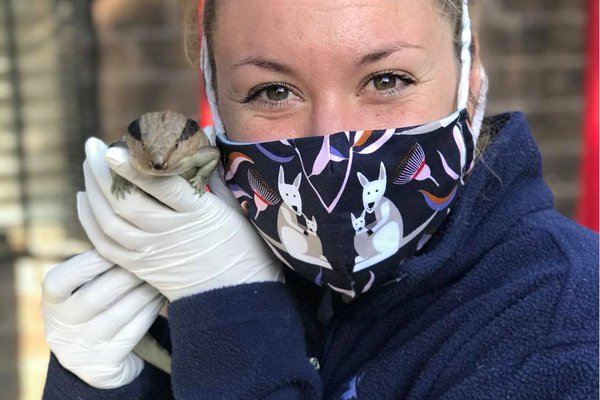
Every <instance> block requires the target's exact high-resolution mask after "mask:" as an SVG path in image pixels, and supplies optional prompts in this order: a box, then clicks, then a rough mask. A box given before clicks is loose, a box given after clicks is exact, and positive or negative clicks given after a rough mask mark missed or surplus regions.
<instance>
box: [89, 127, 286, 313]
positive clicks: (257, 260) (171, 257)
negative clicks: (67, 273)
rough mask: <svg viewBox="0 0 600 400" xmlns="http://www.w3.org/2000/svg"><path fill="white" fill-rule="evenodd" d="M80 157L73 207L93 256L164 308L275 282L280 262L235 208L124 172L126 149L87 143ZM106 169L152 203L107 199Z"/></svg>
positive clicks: (179, 181)
mask: <svg viewBox="0 0 600 400" xmlns="http://www.w3.org/2000/svg"><path fill="white" fill-rule="evenodd" d="M86 155H87V159H86V161H85V163H84V174H85V185H86V193H85V194H84V193H80V194H79V196H78V198H77V204H78V211H79V220H80V221H81V224H82V225H83V227H84V229H85V231H86V233H87V235H88V237H89V239H90V240H91V242H92V243H93V244H94V246H95V247H96V249H97V251H98V252H99V253H100V254H102V255H103V256H104V257H106V258H107V259H109V260H111V261H113V262H114V263H116V264H118V265H120V266H122V267H124V268H126V269H127V270H129V271H131V272H132V273H134V274H136V275H137V276H139V277H140V278H141V279H143V280H145V281H147V282H148V283H150V284H151V285H152V286H154V287H156V288H157V289H158V290H160V292H161V293H163V294H164V295H165V296H166V297H167V298H168V299H169V300H171V301H174V300H177V299H179V298H181V297H184V296H190V295H193V294H197V293H200V292H204V291H208V290H211V289H217V288H221V287H224V286H231V285H237V284H242V283H250V282H261V281H282V280H283V273H282V271H281V265H280V262H279V261H277V259H276V258H275V256H274V255H273V254H272V253H271V252H270V251H269V250H268V249H267V247H266V245H265V244H264V242H263V241H262V239H260V238H259V236H258V233H257V232H256V231H255V230H254V229H253V227H252V225H251V224H250V222H249V221H248V220H247V219H246V217H245V216H244V215H243V214H242V213H241V212H240V210H239V206H237V203H235V207H234V206H233V205H231V203H230V202H226V201H224V200H221V199H220V198H219V197H217V196H215V195H214V194H213V193H209V192H207V193H204V194H203V195H202V196H198V194H196V193H195V192H194V189H193V188H192V187H191V186H190V184H189V183H188V182H187V181H186V180H185V179H183V178H181V177H179V176H161V177H156V176H147V175H142V174H139V173H137V172H136V171H135V170H134V169H133V168H132V167H131V166H130V165H129V163H128V158H129V153H128V151H127V150H126V149H123V148H116V147H115V148H111V149H107V146H106V145H105V144H104V143H103V142H101V141H100V140H98V139H94V138H92V139H89V140H88V141H87V143H86ZM107 161H108V163H109V164H110V167H111V168H112V169H113V170H114V171H115V172H116V173H118V174H119V175H122V176H123V177H124V178H125V179H127V180H129V181H130V182H132V183H134V184H135V185H137V186H138V187H139V188H141V189H142V190H143V191H144V192H146V193H148V194H150V195H151V196H152V197H150V196H148V195H147V194H145V193H142V192H141V191H139V190H134V191H132V192H131V193H130V194H128V195H126V196H125V199H123V198H120V199H117V197H116V196H114V195H113V194H112V193H111V184H112V178H111V175H110V170H109V167H108V164H107ZM213 175H215V174H213ZM211 178H212V177H211ZM212 182H214V179H213V180H212ZM215 187H218V186H217V184H215Z"/></svg>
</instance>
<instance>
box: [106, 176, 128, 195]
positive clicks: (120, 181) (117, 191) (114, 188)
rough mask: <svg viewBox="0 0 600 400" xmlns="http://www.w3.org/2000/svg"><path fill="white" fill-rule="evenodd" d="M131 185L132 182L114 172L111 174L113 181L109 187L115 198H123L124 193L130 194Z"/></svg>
mask: <svg viewBox="0 0 600 400" xmlns="http://www.w3.org/2000/svg"><path fill="white" fill-rule="evenodd" d="M132 186H133V184H132V183H131V182H129V181H128V180H126V179H125V178H123V177H122V176H120V175H116V174H115V175H113V182H112V185H111V187H110V192H111V193H112V194H113V195H115V197H116V198H117V200H118V199H119V198H122V199H125V193H127V194H130V193H131V187H132Z"/></svg>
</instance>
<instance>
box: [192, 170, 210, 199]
mask: <svg viewBox="0 0 600 400" xmlns="http://www.w3.org/2000/svg"><path fill="white" fill-rule="evenodd" d="M206 180H207V179H206V178H204V177H202V176H198V175H196V176H194V177H193V178H191V179H190V180H189V181H188V182H189V183H190V185H192V187H193V188H194V191H195V192H196V194H198V195H199V196H202V194H204V192H205V191H206Z"/></svg>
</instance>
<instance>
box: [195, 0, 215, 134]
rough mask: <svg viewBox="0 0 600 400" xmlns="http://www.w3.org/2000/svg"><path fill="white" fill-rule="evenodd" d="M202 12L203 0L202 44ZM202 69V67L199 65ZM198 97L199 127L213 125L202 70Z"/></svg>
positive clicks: (199, 9)
mask: <svg viewBox="0 0 600 400" xmlns="http://www.w3.org/2000/svg"><path fill="white" fill-rule="evenodd" d="M203 11H204V0H198V36H199V37H198V43H200V44H202V13H203ZM200 68H202V65H200ZM199 81H200V83H199V86H200V87H199V88H198V95H199V97H200V101H199V103H200V110H199V115H200V118H199V119H200V121H199V122H200V126H201V127H205V126H209V125H212V124H213V121H212V116H211V114H210V107H209V105H208V99H207V98H206V92H205V91H204V78H203V74H202V70H200V79H199Z"/></svg>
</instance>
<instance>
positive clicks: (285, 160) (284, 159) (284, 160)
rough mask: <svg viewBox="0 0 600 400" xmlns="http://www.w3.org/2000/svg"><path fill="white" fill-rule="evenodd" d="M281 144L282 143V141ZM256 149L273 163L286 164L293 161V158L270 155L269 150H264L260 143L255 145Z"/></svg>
mask: <svg viewBox="0 0 600 400" xmlns="http://www.w3.org/2000/svg"><path fill="white" fill-rule="evenodd" d="M282 143H283V141H282ZM256 148H257V149H258V150H259V151H260V152H261V153H263V154H264V155H265V156H267V157H269V158H270V159H271V160H273V161H277V162H279V163H288V162H290V161H292V160H293V159H294V156H289V157H280V156H278V155H276V154H273V153H271V152H270V151H269V150H267V149H265V148H264V147H263V146H262V145H261V144H260V143H257V144H256Z"/></svg>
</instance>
